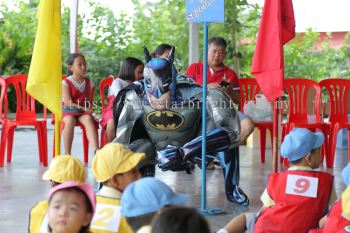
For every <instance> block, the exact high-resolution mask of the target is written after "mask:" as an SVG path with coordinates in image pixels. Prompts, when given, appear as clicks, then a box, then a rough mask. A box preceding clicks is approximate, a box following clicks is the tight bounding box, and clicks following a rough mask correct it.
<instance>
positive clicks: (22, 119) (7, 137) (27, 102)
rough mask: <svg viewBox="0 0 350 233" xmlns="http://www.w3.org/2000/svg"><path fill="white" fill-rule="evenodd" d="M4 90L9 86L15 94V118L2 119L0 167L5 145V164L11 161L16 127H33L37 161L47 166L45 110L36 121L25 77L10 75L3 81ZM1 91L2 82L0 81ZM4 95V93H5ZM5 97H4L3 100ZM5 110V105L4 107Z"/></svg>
mask: <svg viewBox="0 0 350 233" xmlns="http://www.w3.org/2000/svg"><path fill="white" fill-rule="evenodd" d="M4 80H5V82H6V84H5V90H6V91H7V88H8V87H10V86H13V87H14V90H15V92H16V103H17V106H16V117H15V119H13V120H11V119H8V117H7V115H5V117H4V118H3V119H2V131H1V146H0V167H2V166H4V160H5V150H6V145H7V162H8V163H10V162H11V159H12V147H13V137H14V132H15V128H16V127H17V126H34V127H35V128H36V130H37V133H38V144H39V161H40V162H42V163H43V165H44V166H47V164H48V158H47V129H46V108H45V107H44V118H43V119H40V120H39V119H38V118H37V115H36V110H35V99H34V98H33V97H31V96H30V95H28V93H27V92H26V89H25V88H26V84H27V75H12V76H9V77H7V78H6V79H4ZM1 83H2V84H1V86H2V89H3V81H1ZM5 95H6V93H5ZM5 98H6V97H4V99H5ZM5 107H6V108H7V104H6V106H5ZM6 111H7V110H6Z"/></svg>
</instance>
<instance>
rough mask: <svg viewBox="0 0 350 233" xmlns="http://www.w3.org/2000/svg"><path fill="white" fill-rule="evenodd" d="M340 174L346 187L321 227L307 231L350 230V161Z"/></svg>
mask: <svg viewBox="0 0 350 233" xmlns="http://www.w3.org/2000/svg"><path fill="white" fill-rule="evenodd" d="M342 176H343V180H344V183H345V185H346V186H347V188H346V189H345V191H344V192H343V193H342V195H341V198H340V199H339V200H338V201H337V202H336V203H334V205H333V206H332V208H331V210H330V211H329V213H328V216H326V218H325V219H324V221H323V222H324V224H322V225H324V226H323V228H321V229H319V230H312V231H309V233H332V232H335V233H341V232H350V163H349V164H348V165H347V166H346V167H345V168H344V169H343V172H342ZM320 225H321V224H320Z"/></svg>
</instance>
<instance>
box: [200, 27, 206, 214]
mask: <svg viewBox="0 0 350 233" xmlns="http://www.w3.org/2000/svg"><path fill="white" fill-rule="evenodd" d="M207 50H208V24H207V23H206V22H204V23H203V97H202V99H203V100H202V189H201V210H202V211H205V210H206V208H207V206H206V205H207V203H206V201H207V200H206V199H207V196H206V194H207V186H206V154H207V151H206V149H207V148H206V147H207V70H208V69H207V66H208V51H207Z"/></svg>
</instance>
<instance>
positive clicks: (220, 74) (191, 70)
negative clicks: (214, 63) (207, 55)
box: [185, 62, 238, 87]
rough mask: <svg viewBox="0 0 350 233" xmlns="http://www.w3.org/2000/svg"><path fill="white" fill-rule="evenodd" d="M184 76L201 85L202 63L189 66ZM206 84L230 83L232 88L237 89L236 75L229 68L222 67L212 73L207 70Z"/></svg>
mask: <svg viewBox="0 0 350 233" xmlns="http://www.w3.org/2000/svg"><path fill="white" fill-rule="evenodd" d="M185 75H186V76H187V77H189V78H192V79H193V80H194V81H195V82H196V83H198V84H200V85H203V62H199V63H193V64H191V65H190V66H189V67H188V68H187V70H186V73H185ZM207 75H208V76H207V77H208V83H220V82H221V81H226V82H230V83H232V84H233V87H238V77H237V74H236V73H235V72H234V71H233V70H231V69H230V68H229V67H227V66H225V65H222V67H221V69H218V70H216V71H214V72H213V73H212V72H211V70H210V69H209V68H208V71H207Z"/></svg>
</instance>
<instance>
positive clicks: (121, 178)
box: [90, 143, 145, 233]
mask: <svg viewBox="0 0 350 233" xmlns="http://www.w3.org/2000/svg"><path fill="white" fill-rule="evenodd" d="M144 156H145V154H144V153H134V152H132V151H131V150H129V149H127V148H126V147H125V146H124V145H122V144H119V143H108V144H106V145H105V146H104V147H103V148H102V149H100V150H98V151H97V152H96V155H95V157H94V159H93V161H92V172H93V174H94V176H95V178H96V180H97V182H101V183H102V188H101V190H100V191H99V192H98V193H97V194H96V200H97V206H96V214H95V215H94V218H93V220H92V223H91V229H90V230H91V232H94V233H105V232H111V233H112V232H123V233H129V232H133V231H132V230H131V229H130V226H129V225H128V224H127V222H126V219H125V218H124V217H122V216H121V215H120V197H121V193H122V192H123V191H124V189H125V188H126V186H128V185H129V184H130V183H131V182H133V181H135V180H137V179H139V178H140V177H141V174H140V172H139V170H138V167H137V165H138V163H139V162H140V161H141V160H142V159H143V158H144Z"/></svg>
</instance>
